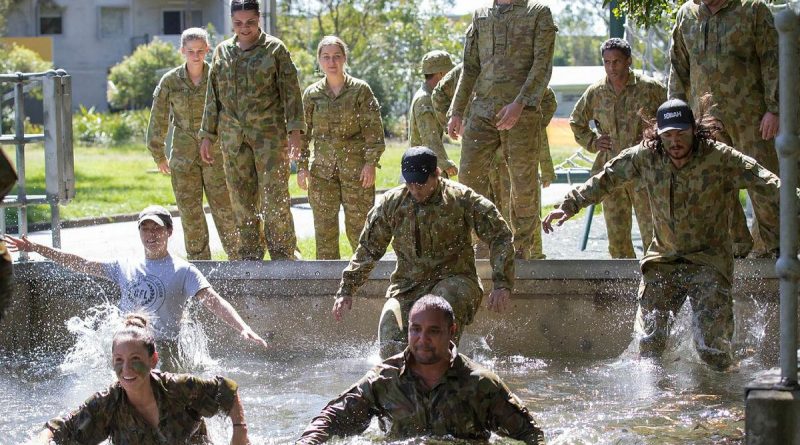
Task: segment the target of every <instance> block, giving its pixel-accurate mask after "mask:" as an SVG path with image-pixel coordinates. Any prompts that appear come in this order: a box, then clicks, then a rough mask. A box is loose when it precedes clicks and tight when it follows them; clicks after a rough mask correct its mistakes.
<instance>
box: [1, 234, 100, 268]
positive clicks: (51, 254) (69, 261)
mask: <svg viewBox="0 0 800 445" xmlns="http://www.w3.org/2000/svg"><path fill="white" fill-rule="evenodd" d="M4 240H5V242H6V243H7V244H8V247H9V249H10V250H11V251H12V252H33V253H38V254H39V255H41V256H43V257H45V258H48V259H50V260H53V261H55V262H56V263H58V264H60V265H62V266H64V267H66V268H67V269H70V270H73V271H75V272H81V273H86V274H89V275H94V276H98V277H102V278H106V273H105V270H104V269H103V263H100V262H98V261H90V260H87V259H86V258H83V257H81V256H78V255H75V254H72V253H67V252H64V251H62V250H59V249H56V248H54V247H49V246H45V245H43V244H39V243H35V242H33V241H31V240H29V239H28V237H27V236H25V235H23V236H22V238H14V237H13V236H11V235H5V237H4Z"/></svg>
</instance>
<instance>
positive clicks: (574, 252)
mask: <svg viewBox="0 0 800 445" xmlns="http://www.w3.org/2000/svg"><path fill="white" fill-rule="evenodd" d="M569 189H570V186H569V185H567V184H553V185H552V186H550V187H548V188H546V189H543V191H542V206H543V207H544V208H545V209H548V210H549V209H551V208H552V207H553V205H554V204H556V203H557V202H559V201H560V200H561V198H563V196H564V195H565V194H566V193H567V191H568V190H569ZM292 216H293V218H294V226H295V231H296V233H297V237H298V238H299V239H302V238H312V237H313V236H314V220H313V216H312V212H311V208H310V207H309V206H308V204H297V205H295V206H293V207H292ZM207 219H208V226H209V231H210V232H211V249H212V251H213V252H222V244H221V243H220V241H219V236H218V235H217V231H216V228H215V227H214V223H213V220H212V219H211V216H210V215H207ZM339 221H340V225H341V228H342V231H343V230H344V216H343V214H342V213H340V214H339ZM633 226H634V228H635V229H634V234H633V236H634V247H635V249H636V251H637V254H638V255H639V256H641V252H642V249H641V245H640V244H641V241H640V238H639V233H638V229H637V228H636V223H635V222H634V224H633ZM583 229H584V220H583V219H582V218H580V219H576V220H571V221H568V222H567V223H566V224H564V226H562V227H560V228H557V229H556V232H555V233H553V234H551V235H544V240H543V247H544V252H545V255H547V257H548V258H551V259H608V258H610V256H609V255H608V243H607V240H606V228H605V221H604V220H603V217H602V215H595V217H594V221H593V223H592V230H591V232H590V237H589V242H588V245H587V248H586V250H585V251H583V252H581V251H580V249H579V243H580V239H581V237H582V236H583ZM61 234H62V235H61V240H62V241H61V247H62V249H63V250H65V251H67V252H70V253H75V254H78V255H81V256H85V257H87V258H89V259H94V260H109V259H113V258H118V257H120V256H126V255H135V254H140V253H141V249H142V247H141V243H140V241H139V232H138V230H137V228H136V222H135V221H131V222H122V223H114V224H99V225H96V226H90V227H78V228H71V229H63V230H62V232H61ZM29 236H30V238H31V239H32V240H34V241H36V242H39V243H43V244H47V245H50V239H51V238H50V237H51V235H50V232H49V231H42V232H34V233H31V234H30V235H29ZM169 247H170V251H171V252H172V253H173V254H176V255H178V256H181V257H184V258H185V257H186V249H185V248H184V245H183V229H182V227H181V223H180V217H178V218H175V229H174V231H173V234H172V237H171V238H170V242H169ZM15 258H16V257H15ZM31 259H41V257H39V256H38V255H32V258H31Z"/></svg>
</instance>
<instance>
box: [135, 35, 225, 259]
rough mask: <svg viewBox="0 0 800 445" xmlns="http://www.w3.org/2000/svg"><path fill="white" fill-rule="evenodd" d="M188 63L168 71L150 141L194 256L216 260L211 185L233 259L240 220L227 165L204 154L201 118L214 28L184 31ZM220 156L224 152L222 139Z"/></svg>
mask: <svg viewBox="0 0 800 445" xmlns="http://www.w3.org/2000/svg"><path fill="white" fill-rule="evenodd" d="M181 54H183V57H184V58H185V59H186V63H184V64H183V65H181V66H179V67H177V68H175V69H172V70H170V71H168V72H167V73H166V74H164V77H162V78H161V81H160V82H159V83H158V86H157V87H156V89H155V91H154V92H153V108H152V110H151V112H150V125H149V127H148V129H147V143H148V148H149V149H150V152H151V153H152V155H153V160H154V161H155V162H156V164H157V165H158V169H159V170H160V171H161V172H162V173H164V174H171V175H172V190H173V191H174V192H175V202H176V203H177V204H178V210H180V212H181V224H182V225H183V238H184V244H185V246H186V254H187V256H188V258H189V260H210V259H211V250H210V249H209V246H208V225H207V224H206V215H205V211H204V210H203V192H204V191H205V194H206V198H207V199H208V204H209V205H210V206H211V213H212V215H213V216H214V224H215V225H216V226H217V232H219V237H220V239H221V240H222V247H223V248H224V249H225V253H227V254H228V258H230V259H238V252H237V244H238V239H239V236H238V235H237V232H236V221H235V219H234V216H233V209H232V208H231V199H230V195H229V194H228V186H227V184H226V183H225V171H224V169H223V165H222V163H221V162H218V163H215V164H208V163H205V162H203V161H202V160H201V159H200V151H199V149H200V140H199V138H198V135H197V133H198V131H200V122H201V121H202V119H203V105H204V104H205V100H206V84H207V79H208V63H206V61H205V57H206V54H208V33H206V31H205V30H204V29H201V28H189V29H187V30H186V31H184V32H183V35H181ZM170 122H171V123H172V124H173V125H174V126H175V131H174V133H173V137H172V155H171V156H170V158H169V161H167V157H166V154H165V153H164V147H165V144H164V141H165V140H166V138H167V128H168V127H169V124H170ZM212 151H213V152H214V153H215V156H217V157H220V158H221V157H222V152H221V150H220V147H219V144H214V146H213V148H212Z"/></svg>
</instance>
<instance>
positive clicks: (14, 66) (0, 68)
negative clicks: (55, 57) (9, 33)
mask: <svg viewBox="0 0 800 445" xmlns="http://www.w3.org/2000/svg"><path fill="white" fill-rule="evenodd" d="M52 67H53V65H52V64H51V63H50V62H46V61H44V60H42V58H41V56H39V54H37V53H35V52H33V51H31V50H29V49H28V48H25V47H24V46H19V45H17V44H16V43H11V44H5V43H0V73H16V72H21V73H38V72H42V71H47V70H49V69H50V68H52Z"/></svg>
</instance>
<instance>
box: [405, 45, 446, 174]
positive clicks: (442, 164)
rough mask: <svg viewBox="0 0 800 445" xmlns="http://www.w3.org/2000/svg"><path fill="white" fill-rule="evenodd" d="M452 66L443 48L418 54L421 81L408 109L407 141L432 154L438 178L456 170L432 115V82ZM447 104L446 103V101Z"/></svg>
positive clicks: (435, 117) (433, 114)
mask: <svg viewBox="0 0 800 445" xmlns="http://www.w3.org/2000/svg"><path fill="white" fill-rule="evenodd" d="M452 69H453V60H452V59H451V58H450V54H447V53H446V52H445V51H439V50H436V51H431V52H429V53H427V54H425V56H423V57H422V74H424V75H425V82H424V83H423V84H422V86H421V87H419V89H418V90H417V92H416V93H415V94H414V98H413V99H412V100H411V108H410V109H409V111H408V144H409V146H410V147H416V146H420V145H423V146H426V147H428V148H430V149H431V150H433V152H434V153H436V157H437V158H438V159H439V169H440V170H442V177H444V178H449V177H450V176H455V175H456V174H457V173H458V168H456V164H455V162H453V161H451V160H450V158H449V157H448V156H447V151H445V149H444V143H443V142H442V136H443V135H444V126H445V125H446V124H444V123H442V122H441V121H440V120H439V118H438V117H437V116H436V110H435V109H434V107H433V101H432V99H431V93H432V92H433V89H434V88H435V87H436V84H438V83H439V81H440V80H441V79H442V78H443V77H444V76H445V75H446V74H447V73H448V72H449V71H451V70H452ZM448 106H450V104H449V103H448Z"/></svg>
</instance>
